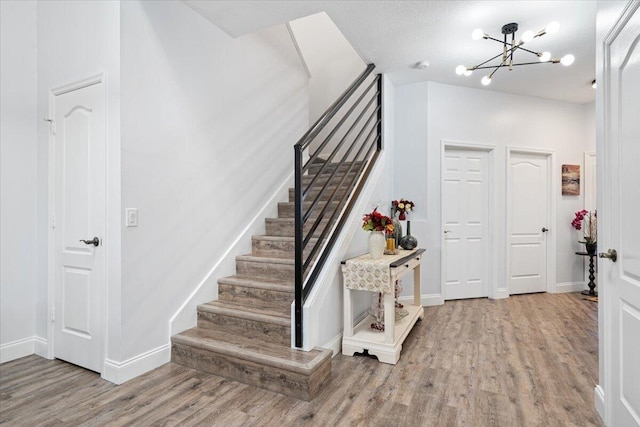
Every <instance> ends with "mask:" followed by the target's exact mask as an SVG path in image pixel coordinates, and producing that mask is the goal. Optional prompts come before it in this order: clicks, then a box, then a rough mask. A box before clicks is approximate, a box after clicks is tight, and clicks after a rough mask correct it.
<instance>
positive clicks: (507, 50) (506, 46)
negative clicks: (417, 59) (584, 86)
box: [456, 21, 575, 86]
mask: <svg viewBox="0 0 640 427" xmlns="http://www.w3.org/2000/svg"><path fill="white" fill-rule="evenodd" d="M559 28H560V24H558V23H557V22H555V21H554V22H551V23H550V24H549V25H547V26H546V27H545V28H543V29H542V30H540V31H538V32H537V33H534V32H533V31H525V32H524V33H523V34H522V38H520V40H518V41H516V32H517V31H518V24H517V23H516V22H511V23H509V24H505V25H503V26H502V34H503V35H504V40H499V39H496V38H494V37H491V36H490V35H488V34H485V33H484V32H483V31H482V30H481V29H479V28H478V29H476V30H474V31H473V33H471V38H473V39H474V40H480V39H485V40H493V41H495V42H498V43H500V44H501V45H502V53H499V54H497V55H496V56H493V57H491V58H489V59H487V60H486V61H484V62H481V63H479V64H478V65H475V66H473V67H465V66H464V65H458V66H457V67H456V74H458V75H465V76H470V75H471V74H472V73H473V72H474V71H475V70H485V69H493V71H492V72H491V73H490V74H489V75H486V76H484V77H483V78H482V84H483V85H485V86H486V85H488V84H490V83H491V79H492V78H493V75H494V74H495V73H496V72H497V71H498V70H499V69H500V68H509V71H511V70H513V67H517V66H521V65H537V64H558V63H561V64H562V65H565V66H569V65H571V64H573V61H574V60H575V58H574V56H573V55H565V56H563V57H562V58H551V54H550V53H549V52H534V51H532V50H529V49H526V48H524V47H522V45H523V44H525V43H528V42H530V41H531V40H533V39H535V38H537V37H542V36H544V35H545V34H547V33H548V34H551V33H555V32H557V31H558V29H559ZM509 35H511V41H509V40H508V36H509ZM517 50H522V51H524V52H528V53H530V54H532V55H535V56H536V57H537V58H538V61H532V62H520V63H514V61H513V54H514V52H515V51H517ZM500 57H502V58H501V61H500V63H499V64H498V65H486V64H487V63H489V62H491V61H493V60H494V59H497V58H500Z"/></svg>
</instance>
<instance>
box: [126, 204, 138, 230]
mask: <svg viewBox="0 0 640 427" xmlns="http://www.w3.org/2000/svg"><path fill="white" fill-rule="evenodd" d="M125 212H126V215H127V218H126V224H127V227H137V226H138V208H127V209H126V210H125Z"/></svg>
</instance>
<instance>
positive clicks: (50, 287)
mask: <svg viewBox="0 0 640 427" xmlns="http://www.w3.org/2000/svg"><path fill="white" fill-rule="evenodd" d="M105 81H106V80H105V76H104V73H97V74H94V75H91V76H89V77H87V78H84V79H81V80H77V81H75V82H72V83H69V84H65V85H62V86H58V87H55V88H52V89H50V90H49V106H48V107H49V108H48V115H49V118H53V117H55V111H54V109H55V97H56V96H58V95H63V94H65V93H68V92H72V91H74V90H78V89H82V88H85V87H89V86H93V85H96V84H100V83H105ZM105 92H106V84H105ZM105 99H106V94H105ZM106 114H107V113H106V109H105V116H106ZM105 125H106V123H105ZM54 129H55V128H54ZM105 130H106V128H105ZM106 141H108V139H106ZM48 142H49V150H48V156H49V176H48V186H49V191H48V213H47V229H48V232H47V239H48V242H47V265H48V268H47V313H46V315H45V318H46V319H47V358H49V359H53V358H54V346H55V342H54V339H53V337H54V324H53V322H52V321H51V316H52V313H53V309H54V307H55V268H56V266H55V265H54V259H55V258H54V251H55V247H54V243H55V241H54V238H55V236H54V228H53V225H54V218H53V215H54V207H55V205H54V200H55V190H56V188H55V172H56V170H55V166H56V164H55V159H56V155H55V153H56V147H55V134H54V132H53V131H52V128H51V127H50V128H49V137H48ZM107 146H108V144H107ZM104 161H105V171H106V174H107V176H108V174H109V171H108V169H107V168H106V166H107V165H108V162H107V159H106V153H105V159H104ZM105 178H107V177H105ZM105 186H107V183H106V182H105ZM104 194H105V197H106V195H107V191H106V188H105V193H104ZM107 202H108V198H107V200H105V218H106V221H107V222H108V215H107V214H108V211H109V209H108V203H107ZM106 240H107V241H106V242H105V241H104V239H102V244H101V245H102V246H103V247H104V249H105V250H106V249H107V247H108V244H109V241H108V239H106ZM104 262H105V268H104V272H103V274H104V277H103V280H101V281H100V283H101V287H102V289H99V290H98V292H99V294H100V295H101V298H100V300H101V309H100V313H101V314H100V323H101V326H100V328H101V331H102V342H101V343H100V360H101V361H102V365H103V368H102V369H101V372H102V371H104V360H105V356H106V354H107V351H106V337H107V312H106V307H107V304H106V301H107V276H108V271H109V257H108V256H107V257H105V261H104Z"/></svg>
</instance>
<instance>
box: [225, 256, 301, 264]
mask: <svg viewBox="0 0 640 427" xmlns="http://www.w3.org/2000/svg"><path fill="white" fill-rule="evenodd" d="M238 260H239V261H249V262H258V263H265V264H282V265H294V264H295V261H294V259H293V258H274V257H265V256H255V255H251V254H246V255H236V261H238Z"/></svg>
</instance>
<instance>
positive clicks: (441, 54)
mask: <svg viewBox="0 0 640 427" xmlns="http://www.w3.org/2000/svg"><path fill="white" fill-rule="evenodd" d="M184 1H185V3H187V4H188V5H190V6H191V7H192V8H194V9H195V10H197V11H199V12H200V13H202V14H203V15H204V16H206V17H207V18H208V19H209V20H211V21H212V22H213V23H215V24H216V25H217V26H218V27H220V28H221V29H223V30H225V31H226V32H227V33H229V34H230V35H232V36H234V37H237V36H240V35H244V34H248V33H251V32H254V31H257V30H259V29H263V28H267V27H270V26H273V25H276V24H281V23H283V22H286V21H290V20H293V19H297V18H301V17H303V16H307V15H311V14H314V13H318V12H322V11H324V12H326V13H327V14H328V15H329V16H330V17H331V19H332V20H333V21H334V22H335V24H336V25H337V27H338V28H339V29H340V30H341V31H342V33H343V34H344V36H345V37H346V38H347V39H348V40H349V41H350V42H351V44H352V45H353V47H354V48H355V50H356V51H357V52H358V53H359V54H360V56H361V57H362V59H363V60H364V61H365V62H367V63H370V62H373V63H375V64H376V66H377V69H376V71H377V72H383V73H387V74H388V75H389V77H390V79H391V80H392V81H393V82H394V84H408V83H414V82H419V81H425V80H430V81H436V82H441V83H447V84H453V85H460V86H468V87H475V88H480V89H487V90H496V91H501V92H508V93H514V94H520V95H528V96H537V97H540V98H547V99H555V100H559V101H566V102H574V103H586V102H592V101H593V100H594V92H595V91H594V90H593V89H592V88H591V81H592V80H593V79H594V77H595V30H596V25H595V23H596V2H595V1H591V0H576V1H564V0H557V1H543V0H534V1H506V0H504V1H488V0H483V1H445V0H425V1H389V0H381V1H345V0H343V1H286V0H285V1H207V0H184ZM551 21H558V22H559V23H560V30H559V31H558V32H557V33H555V34H547V35H545V36H543V37H540V38H536V39H534V40H533V41H531V42H530V43H527V44H526V45H525V47H527V48H528V49H530V50H533V51H550V52H551V54H552V56H553V57H554V58H555V57H557V58H560V57H561V56H563V55H565V54H567V53H571V54H573V55H574V56H575V58H576V60H575V62H574V64H573V65H571V66H569V67H565V66H563V65H560V64H553V65H552V64H541V65H531V66H522V67H514V69H513V71H508V70H507V69H501V70H498V72H497V73H496V74H495V76H494V78H493V81H492V83H491V85H490V86H487V87H485V86H482V85H481V84H480V79H481V77H482V76H483V75H485V73H483V72H481V71H480V70H479V71H476V72H475V73H474V74H473V75H472V76H470V77H463V76H458V75H456V74H455V72H454V70H455V67H456V66H457V65H460V64H464V65H466V66H472V65H476V64H478V63H480V62H483V61H485V60H486V59H488V58H490V57H492V56H494V55H497V54H498V53H500V51H501V45H500V44H498V43H496V42H493V41H488V40H478V41H475V40H472V39H471V32H472V31H473V30H474V29H475V28H482V29H483V30H484V32H485V33H487V34H489V35H490V36H492V37H494V38H497V39H502V34H501V32H500V30H501V28H502V25H504V24H506V23H509V22H517V23H518V24H519V27H520V29H519V31H518V33H517V35H521V34H522V33H523V32H524V31H525V30H529V29H530V30H533V31H534V32H537V31H538V30H540V29H542V28H544V27H545V26H546V25H547V24H548V23H549V22H551ZM421 60H427V61H429V63H430V66H429V67H428V68H426V69H424V70H419V69H416V68H414V67H413V65H414V64H415V63H417V62H418V61H421ZM514 60H515V62H516V63H517V62H531V61H532V60H533V61H536V58H535V57H534V56H533V55H531V54H528V53H525V52H517V53H516V54H515V55H514ZM492 63H493V62H492ZM487 74H488V73H487Z"/></svg>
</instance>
